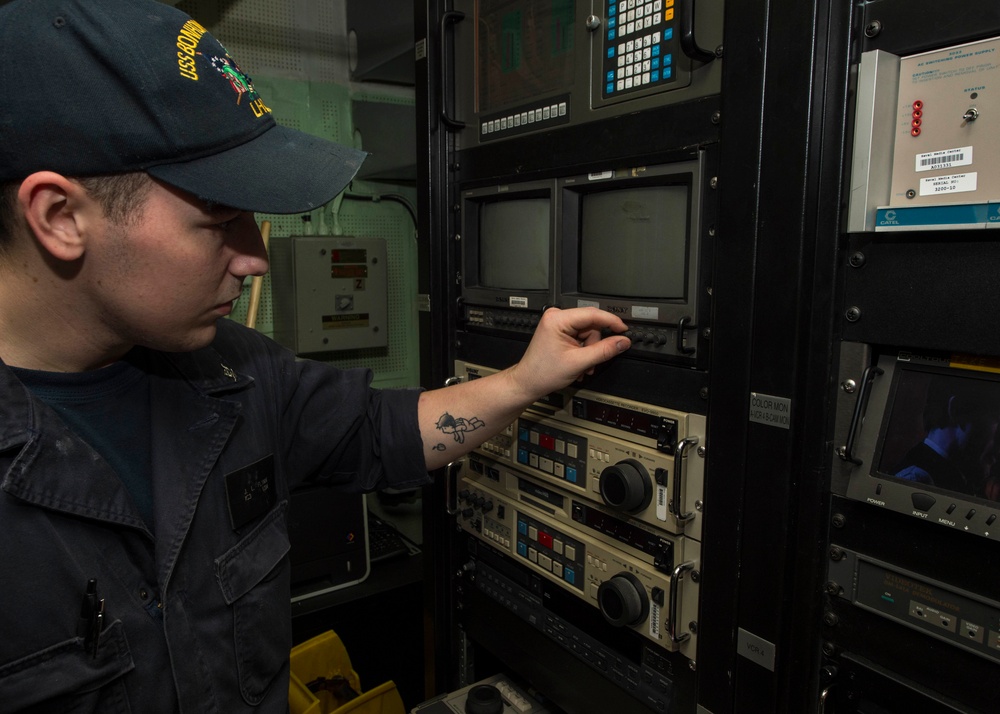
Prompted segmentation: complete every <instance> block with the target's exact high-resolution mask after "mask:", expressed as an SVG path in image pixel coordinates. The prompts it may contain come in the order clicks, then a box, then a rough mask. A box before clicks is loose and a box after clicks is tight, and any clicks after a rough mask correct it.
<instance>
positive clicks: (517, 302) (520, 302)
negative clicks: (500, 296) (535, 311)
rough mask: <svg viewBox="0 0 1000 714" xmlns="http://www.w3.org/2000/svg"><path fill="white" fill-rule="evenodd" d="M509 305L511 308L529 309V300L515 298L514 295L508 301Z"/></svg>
mask: <svg viewBox="0 0 1000 714" xmlns="http://www.w3.org/2000/svg"><path fill="white" fill-rule="evenodd" d="M507 303H508V304H509V305H510V306H511V307H528V298H526V297H514V296H513V295H511V296H510V299H509V300H508V301H507Z"/></svg>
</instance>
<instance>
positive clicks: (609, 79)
mask: <svg viewBox="0 0 1000 714" xmlns="http://www.w3.org/2000/svg"><path fill="white" fill-rule="evenodd" d="M604 81H606V82H614V81H615V72H614V70H609V71H608V75H607V76H606V77H605V78H604Z"/></svg>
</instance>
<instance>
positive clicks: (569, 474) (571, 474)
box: [566, 84, 611, 483]
mask: <svg viewBox="0 0 1000 714" xmlns="http://www.w3.org/2000/svg"><path fill="white" fill-rule="evenodd" d="M608 86H609V87H610V86H611V85H610V84H609V85H608ZM610 93H611V92H610V91H609V92H608V94H610ZM566 480H567V481H569V482H570V483H576V467H575V466H567V467H566Z"/></svg>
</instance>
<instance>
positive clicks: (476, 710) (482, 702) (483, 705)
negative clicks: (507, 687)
mask: <svg viewBox="0 0 1000 714" xmlns="http://www.w3.org/2000/svg"><path fill="white" fill-rule="evenodd" d="M465 714H503V697H501V696H500V690H499V689H497V688H496V687H494V686H493V685H492V684H477V685H476V686H475V687H473V688H472V689H470V690H469V692H468V694H466V695H465Z"/></svg>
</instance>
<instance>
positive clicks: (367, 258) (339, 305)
mask: <svg viewBox="0 0 1000 714" xmlns="http://www.w3.org/2000/svg"><path fill="white" fill-rule="evenodd" d="M270 259H271V301H272V310H273V316H274V339H275V340H276V341H277V342H279V343H281V344H283V345H285V346H286V347H288V348H290V349H291V350H293V351H294V352H295V353H296V354H312V353H317V352H334V351H340V350H353V349H363V348H370V347H385V346H387V345H388V342H389V330H388V325H387V315H388V279H387V265H386V262H387V261H386V244H385V240H384V239H382V238H355V237H349V236H290V237H287V238H275V239H273V240H272V241H271V246H270Z"/></svg>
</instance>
